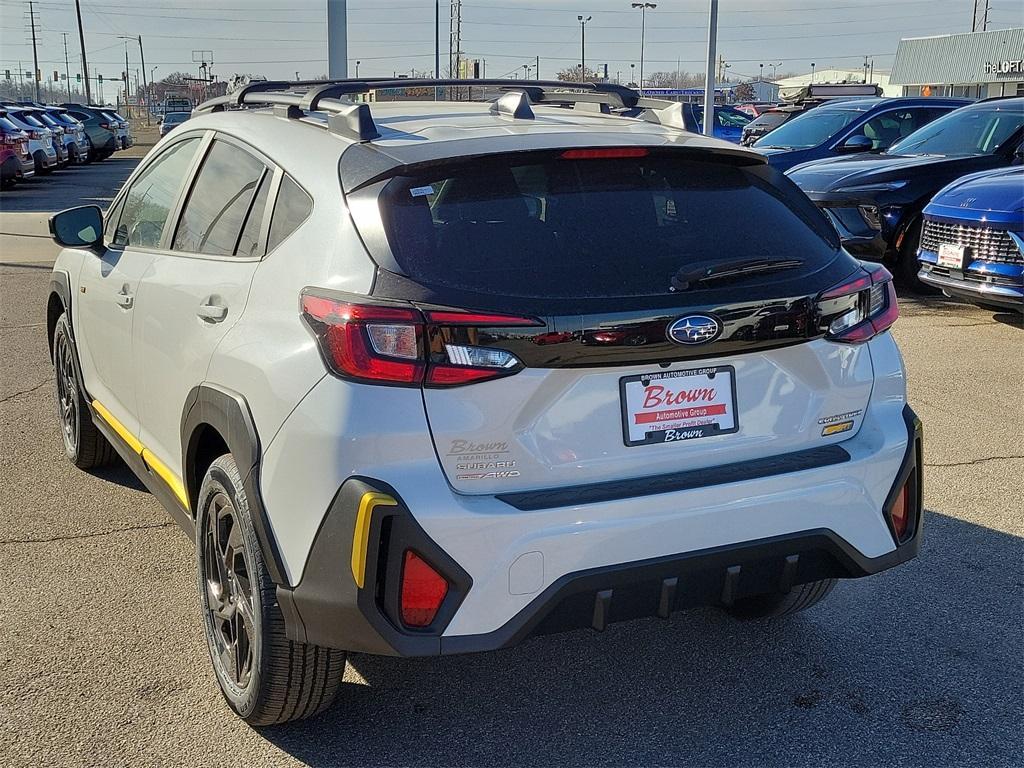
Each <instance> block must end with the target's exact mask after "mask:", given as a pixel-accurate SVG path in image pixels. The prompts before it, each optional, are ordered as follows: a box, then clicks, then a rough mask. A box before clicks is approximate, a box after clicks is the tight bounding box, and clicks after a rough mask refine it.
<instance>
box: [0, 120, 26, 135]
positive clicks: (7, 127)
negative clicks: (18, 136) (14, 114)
mask: <svg viewBox="0 0 1024 768" xmlns="http://www.w3.org/2000/svg"><path fill="white" fill-rule="evenodd" d="M0 129H2V130H3V131H4V133H17V132H18V131H20V130H21V128H19V127H18V126H16V125H15V124H14V123H12V122H11V121H10V120H8V119H7V118H6V117H0Z"/></svg>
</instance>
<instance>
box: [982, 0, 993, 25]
mask: <svg viewBox="0 0 1024 768" xmlns="http://www.w3.org/2000/svg"><path fill="white" fill-rule="evenodd" d="M990 10H992V8H991V6H990V5H989V4H988V0H985V11H984V13H982V15H981V31H982V32H987V31H988V12H989V11H990Z"/></svg>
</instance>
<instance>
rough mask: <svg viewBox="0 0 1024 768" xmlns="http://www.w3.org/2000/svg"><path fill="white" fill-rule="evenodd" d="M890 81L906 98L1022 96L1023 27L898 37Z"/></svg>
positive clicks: (1023, 76) (1023, 90) (1023, 92)
mask: <svg viewBox="0 0 1024 768" xmlns="http://www.w3.org/2000/svg"><path fill="white" fill-rule="evenodd" d="M891 82H892V83H893V84H894V85H898V86H900V87H901V89H902V95H906V96H968V97H973V98H979V99H983V98H986V97H990V96H1012V95H1022V96H1024V28H1016V29H996V30H991V31H989V32H964V33H962V34H957V35H941V36H938V37H912V38H908V39H906V40H900V47H899V48H898V49H897V50H896V61H895V62H894V63H893V66H892V76H891Z"/></svg>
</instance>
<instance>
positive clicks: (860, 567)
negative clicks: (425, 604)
mask: <svg viewBox="0 0 1024 768" xmlns="http://www.w3.org/2000/svg"><path fill="white" fill-rule="evenodd" d="M903 418H904V421H905V422H906V425H907V431H908V433H909V437H910V440H909V442H908V445H907V451H906V454H905V455H904V459H903V462H902V464H901V467H900V471H899V473H898V474H897V477H896V481H895V482H894V483H893V486H892V489H891V490H890V493H889V495H888V498H887V501H886V505H885V510H884V511H886V512H887V511H888V510H889V509H890V508H891V507H892V504H893V502H894V500H895V499H896V497H897V496H898V495H899V491H900V488H902V487H903V485H904V484H907V489H908V496H907V504H908V512H909V524H908V528H907V532H906V534H905V535H904V540H903V542H902V543H900V544H898V546H897V547H896V549H894V550H893V551H892V552H889V553H887V554H885V555H882V556H880V557H876V558H868V557H864V556H863V555H862V554H861V553H860V552H859V551H858V550H856V549H855V548H854V547H852V546H851V545H850V544H848V543H847V542H846V541H844V540H843V539H842V538H840V537H839V536H837V535H836V534H835V533H833V532H832V531H830V530H827V529H824V528H822V529H817V530H810V531H802V532H799V533H794V534H787V535H783V536H775V537H771V538H767V539H760V540H757V541H750V542H744V543H742V544H733V545H728V546H723V547H715V548H711V549H705V550H700V551H696V552H687V553H685V554H680V555H671V556H668V557H659V558H652V559H650V560H643V561H639V562H633V563H624V564H619V565H612V566H606V567H602V568H594V569H590V570H587V571H581V572H577V573H571V574H567V575H565V576H563V577H562V578H560V579H558V580H557V581H555V582H554V583H553V584H551V585H550V586H549V587H548V588H547V589H545V590H544V591H543V592H542V593H541V594H540V595H538V596H537V597H536V598H534V600H532V601H531V602H530V604H529V605H527V606H526V607H525V608H524V609H523V610H522V611H520V612H519V614H517V615H516V616H515V617H514V618H512V619H511V620H510V621H509V622H508V623H507V624H505V625H504V626H502V627H500V628H499V629H497V630H495V631H493V632H489V633H486V634H481V635H463V636H455V637H443V636H441V634H442V633H443V631H444V628H445V627H446V626H447V624H448V622H449V621H450V620H451V618H452V617H453V616H454V614H455V611H456V610H457V609H458V605H459V604H460V603H461V601H462V599H463V598H464V597H465V595H466V594H467V592H468V591H469V590H470V589H471V588H472V581H471V579H470V578H469V576H468V575H467V574H466V573H465V572H464V571H462V569H461V568H459V566H458V565H457V564H456V563H455V562H454V561H453V560H452V559H451V558H450V557H448V556H447V555H446V554H445V553H444V552H443V551H442V550H441V549H440V548H439V547H438V546H437V545H436V544H435V543H434V542H432V541H431V540H430V539H429V538H428V537H427V536H426V534H425V533H424V532H423V530H422V529H421V528H420V527H419V526H418V525H417V524H416V523H415V520H413V518H412V515H411V514H410V513H409V511H408V510H407V509H406V508H405V507H404V506H403V505H402V504H401V503H399V505H398V506H396V507H388V514H387V515H386V516H383V515H382V516H381V517H380V518H377V519H375V520H374V522H373V524H372V526H371V529H370V544H369V551H368V554H367V574H368V576H367V583H366V585H365V587H364V588H363V589H357V588H356V586H355V584H354V583H353V581H352V578H351V574H349V573H348V571H347V569H345V568H344V567H343V566H344V564H345V563H347V562H348V558H349V556H350V555H351V541H352V530H353V525H354V523H355V506H356V505H357V503H358V499H359V497H360V496H361V495H362V493H364V492H366V491H367V490H370V491H381V492H386V493H389V494H391V495H393V496H394V498H396V499H398V498H399V497H398V496H397V495H395V494H394V491H393V489H391V488H390V487H388V486H385V485H383V484H381V483H378V482H373V481H369V480H364V479H356V478H353V479H350V480H348V481H346V483H345V485H344V486H342V489H341V491H339V493H338V496H337V497H336V498H335V501H334V503H333V504H332V506H331V510H330V511H329V513H328V515H327V519H326V520H325V522H324V525H323V527H322V528H321V530H320V532H319V533H318V535H317V540H316V542H315V544H314V547H313V550H312V551H311V553H310V559H309V562H308V563H307V566H306V571H305V575H304V577H303V581H302V583H301V584H299V586H298V587H296V588H295V589H293V590H288V589H285V588H283V587H279V588H278V595H279V599H280V601H281V606H282V610H283V611H284V614H285V617H286V621H287V625H288V634H289V637H292V638H293V639H298V640H302V641H304V642H309V643H315V644H318V645H326V646H330V647H338V648H345V649H348V650H354V651H364V652H369V653H379V654H387V655H402V656H429V655H438V654H453V653H469V652H476V651H488V650H495V649H498V648H504V647H507V646H510V645H514V644H516V643H518V642H520V641H522V640H524V639H525V638H527V637H529V636H531V635H540V634H547V633H552V632H562V631H566V630H572V629H580V628H585V627H591V628H593V629H597V630H603V629H604V628H605V627H606V626H607V625H608V624H609V623H612V622H617V621H625V620H629V619H635V618H640V617H644V616H660V617H668V616H669V615H670V614H671V613H673V612H675V611H679V610H684V609H687V608H692V607H697V606H715V605H725V606H727V605H731V604H733V603H734V602H735V601H736V600H739V599H741V598H744V597H749V596H753V595H758V594H764V593H768V592H786V591H788V590H790V589H791V588H792V587H794V586H796V585H798V584H804V583H807V582H811V581H817V580H819V579H828V578H858V577H861V576H868V575H871V574H875V573H878V572H880V571H884V570H886V569H888V568H892V567H894V566H896V565H899V564H901V563H904V562H906V561H907V560H910V559H912V558H914V557H915V556H916V555H917V553H918V551H919V549H920V543H921V533H922V528H923V526H922V511H923V510H922V497H923V474H922V469H923V468H922V463H921V461H922V439H923V438H922V429H921V422H920V420H919V419H918V418H917V416H916V415H915V414H914V412H913V411H912V410H911V409H910V407H909V406H908V407H906V408H905V409H904V412H903ZM788 468H789V467H788V466H787V467H786V468H783V469H782V471H787V469H788ZM887 517H888V516H887ZM890 529H891V525H890ZM894 537H895V535H894ZM407 547H413V548H415V549H416V550H417V551H419V552H421V553H423V554H424V555H426V556H427V557H428V558H430V559H431V561H432V562H433V563H434V564H435V565H436V566H438V568H439V570H441V571H442V572H443V573H444V574H445V576H446V577H447V578H448V579H449V582H450V588H449V595H448V597H447V598H446V600H445V603H444V604H443V605H442V608H441V611H440V612H439V614H438V617H437V619H436V620H435V622H434V623H433V624H432V625H431V626H430V627H428V628H426V629H425V630H422V631H412V630H408V629H404V628H402V627H401V624H400V622H398V621H397V619H396V618H395V616H396V615H397V614H396V600H397V594H396V591H397V582H398V580H399V579H400V578H401V573H400V566H398V565H397V563H399V562H400V561H401V557H402V553H403V551H404V550H405V549H406V548H407Z"/></svg>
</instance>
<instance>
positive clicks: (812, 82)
mask: <svg viewBox="0 0 1024 768" xmlns="http://www.w3.org/2000/svg"><path fill="white" fill-rule="evenodd" d="M811 85H814V62H813V61H812V62H811Z"/></svg>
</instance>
